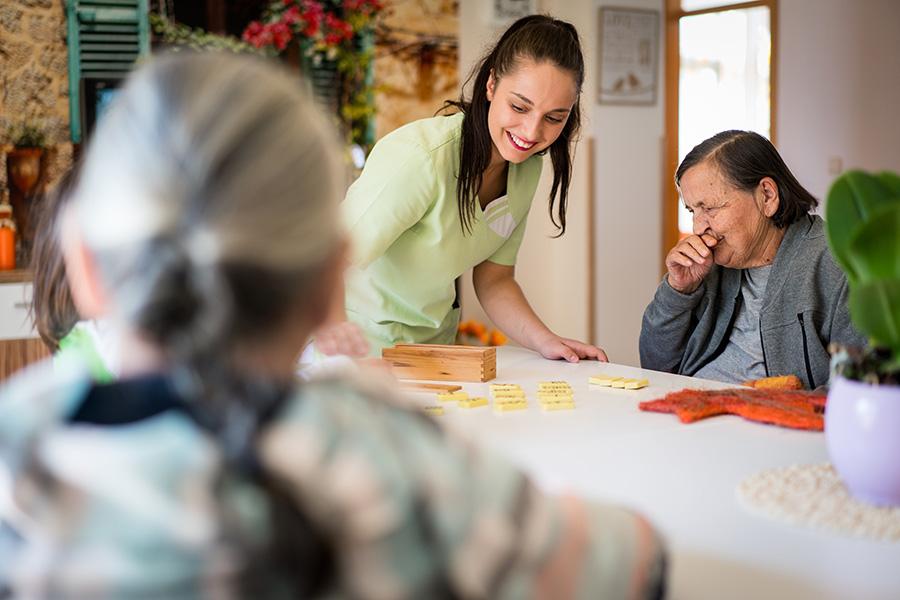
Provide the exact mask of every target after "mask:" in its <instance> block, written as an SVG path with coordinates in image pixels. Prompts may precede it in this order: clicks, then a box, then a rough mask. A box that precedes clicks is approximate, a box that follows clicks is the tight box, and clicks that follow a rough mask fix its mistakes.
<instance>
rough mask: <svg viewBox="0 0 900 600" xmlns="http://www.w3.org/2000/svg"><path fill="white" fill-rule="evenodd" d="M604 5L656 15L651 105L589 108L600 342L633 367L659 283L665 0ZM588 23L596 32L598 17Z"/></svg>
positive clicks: (611, 1)
mask: <svg viewBox="0 0 900 600" xmlns="http://www.w3.org/2000/svg"><path fill="white" fill-rule="evenodd" d="M607 4H608V5H611V6H619V7H627V8H643V9H653V10H658V11H659V12H660V19H659V20H660V48H659V58H658V61H659V62H658V94H657V100H656V104H655V105H654V106H611V105H604V104H598V105H595V107H594V123H593V127H594V135H595V137H596V140H597V141H596V147H597V152H596V157H595V159H594V169H595V179H596V184H595V188H596V207H597V208H596V215H595V217H596V232H597V237H596V240H595V244H596V265H597V266H596V270H597V292H596V293H597V306H596V314H597V340H598V342H599V343H600V344H601V345H603V346H604V347H605V348H606V350H607V353H608V354H609V357H610V360H611V361H613V362H617V363H624V364H630V365H637V364H639V362H640V359H639V357H638V336H639V334H640V331H641V317H642V316H643V314H644V308H646V306H647V303H648V302H649V301H650V299H651V298H652V297H653V292H654V291H655V290H656V286H657V285H658V284H659V280H660V255H661V253H662V249H661V236H662V208H661V204H660V202H661V200H660V199H661V195H662V185H663V176H662V175H663V174H662V168H663V148H664V146H663V136H664V133H665V122H664V109H665V94H664V87H665V86H664V79H663V77H664V75H663V71H664V66H663V64H664V61H663V50H664V47H665V42H664V40H663V30H664V14H663V2H662V0H609V1H604V2H601V3H599V5H607ZM590 22H591V23H592V25H593V27H594V28H595V30H596V28H597V16H596V15H594V17H593V19H592V20H591V21H590ZM592 52H593V53H594V55H596V48H595V49H594V50H593V51H592ZM593 62H594V64H596V61H593ZM666 181H670V179H668V178H667V179H666Z"/></svg>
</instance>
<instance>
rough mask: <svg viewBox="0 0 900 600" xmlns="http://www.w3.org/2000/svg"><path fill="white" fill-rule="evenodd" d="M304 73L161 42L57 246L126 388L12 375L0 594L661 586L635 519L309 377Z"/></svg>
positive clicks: (332, 232) (317, 265) (311, 215)
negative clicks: (304, 359) (548, 488)
mask: <svg viewBox="0 0 900 600" xmlns="http://www.w3.org/2000/svg"><path fill="white" fill-rule="evenodd" d="M299 88H300V86H299V85H298V83H297V81H296V80H295V78H293V77H292V76H290V75H287V74H285V73H282V72H280V71H279V70H278V69H277V68H275V67H274V66H272V64H270V63H266V62H262V61H261V60H259V59H250V58H246V57H243V58H241V57H235V56H224V55H179V56H167V57H163V58H158V59H155V60H151V61H150V62H149V63H147V64H145V65H144V66H142V67H141V68H140V69H139V70H138V71H137V72H136V73H135V74H134V75H133V76H132V77H131V79H130V80H129V82H128V83H127V85H126V86H125V88H124V90H123V91H122V93H121V94H120V95H119V96H118V97H117V98H116V100H115V101H114V103H113V105H112V106H111V108H110V110H109V112H108V113H107V115H106V117H105V118H104V120H103V121H102V122H101V124H100V126H99V129H98V131H97V132H96V133H95V136H94V139H93V141H92V145H91V148H90V150H89V152H88V155H87V159H86V162H85V164H84V167H83V172H82V175H81V177H80V179H79V181H78V184H77V186H76V189H75V191H74V195H73V197H72V199H71V205H70V206H69V207H68V209H67V210H66V213H65V214H64V215H63V218H62V225H61V228H62V237H61V239H62V248H63V253H64V256H65V259H66V270H67V274H68V276H69V279H70V282H71V291H72V296H73V299H74V300H75V304H76V305H77V308H78V312H79V314H80V315H82V317H83V318H101V317H102V318H104V319H107V320H108V322H109V323H111V324H112V326H114V327H116V328H117V330H118V331H120V332H121V333H120V336H119V339H120V343H119V344H118V353H119V356H118V357H117V358H118V365H119V373H118V375H119V379H118V380H117V381H115V382H108V383H99V382H95V381H92V379H91V377H90V375H89V372H88V370H87V369H86V367H85V366H84V365H83V363H82V362H80V361H78V360H77V356H76V355H70V358H67V359H66V360H61V361H59V364H58V365H57V368H56V369H55V370H54V369H52V368H50V366H49V364H42V365H38V366H36V367H34V368H32V369H30V370H29V371H26V372H25V373H24V374H22V375H21V376H20V377H18V378H16V379H15V380H14V381H12V382H11V383H10V384H9V385H7V386H6V387H5V388H4V389H3V390H2V392H0V467H2V471H0V473H3V474H5V475H6V477H5V480H6V481H5V482H4V481H3V480H0V493H2V494H3V496H4V498H3V502H0V597H19V598H36V597H49V596H52V597H67V598H79V597H80V598H92V599H93V598H113V597H115V598H137V597H140V598H151V597H152V598H167V599H169V598H199V597H215V598H224V597H247V598H298V597H311V596H312V597H316V596H327V597H353V598H443V597H467V598H512V597H529V598H530V597H542V598H587V597H603V598H655V597H659V596H660V595H661V594H662V583H663V578H664V573H665V571H664V560H663V556H664V554H663V551H662V546H661V543H660V541H659V539H658V537H657V536H656V534H655V532H654V531H653V529H652V528H651V526H650V525H649V524H648V523H647V522H646V521H645V520H644V519H643V518H641V517H640V516H638V515H636V514H634V513H632V512H630V511H627V510H623V509H620V508H616V507H612V506H604V505H600V504H592V503H587V502H584V501H582V500H580V499H577V498H575V497H563V498H554V497H549V496H546V495H544V494H543V493H541V492H539V491H538V490H537V489H536V488H535V487H534V486H533V485H532V484H531V483H530V482H529V480H528V478H527V477H526V476H524V475H523V474H522V473H520V472H519V471H517V470H516V469H514V468H512V467H511V466H509V465H508V464H506V463H505V462H503V461H501V460H498V459H497V458H495V457H493V456H491V455H489V454H486V453H483V452H482V451H480V450H479V449H477V448H474V447H472V446H470V445H468V444H467V443H466V442H465V441H463V440H460V439H458V438H456V437H454V436H452V435H449V434H448V433H447V432H445V431H444V430H443V429H442V428H441V427H440V426H439V425H438V424H437V423H436V422H435V421H434V420H433V419H431V418H429V417H428V416H426V415H423V414H421V413H420V412H418V411H417V410H415V409H414V408H412V407H409V406H406V405H405V404H404V403H403V402H402V401H401V400H399V399H398V398H397V397H396V396H395V395H394V393H393V392H392V391H391V389H390V388H389V387H388V386H387V385H386V384H383V383H382V382H380V381H377V380H375V379H373V378H369V380H362V379H359V378H358V375H356V376H355V377H357V378H356V379H353V378H349V379H348V378H344V379H340V378H322V379H318V380H315V381H310V382H306V383H298V382H297V380H296V379H295V376H294V373H295V363H296V357H297V356H296V355H297V352H298V350H299V349H300V348H301V347H302V345H303V343H304V341H305V340H306V338H307V336H308V335H309V334H310V332H311V331H312V330H313V329H315V328H316V327H317V326H318V325H319V324H320V323H321V322H322V320H323V319H324V318H325V316H326V314H327V312H328V309H329V307H330V306H331V304H332V300H333V298H332V294H333V293H335V290H337V289H339V287H340V286H339V282H340V279H341V266H342V265H343V264H344V260H345V258H344V256H345V241H344V238H343V235H342V233H341V231H340V228H339V227H338V216H337V212H338V203H339V200H340V198H341V197H342V195H343V192H344V190H343V189H342V182H343V181H344V177H343V176H342V173H341V169H340V160H339V159H338V158H337V157H338V151H337V149H336V143H335V136H334V135H333V132H332V131H331V130H330V128H329V126H328V125H327V121H326V119H324V118H323V117H322V115H320V114H319V113H318V112H317V110H316V109H315V107H314V106H313V104H312V102H311V101H310V100H309V99H308V98H307V97H306V96H305V95H304V94H303V93H301V91H300V89H299ZM345 377H353V376H345Z"/></svg>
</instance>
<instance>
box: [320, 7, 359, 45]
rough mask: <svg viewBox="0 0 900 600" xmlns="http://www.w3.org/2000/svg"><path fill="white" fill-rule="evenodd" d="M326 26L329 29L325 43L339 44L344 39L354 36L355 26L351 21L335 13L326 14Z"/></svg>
mask: <svg viewBox="0 0 900 600" xmlns="http://www.w3.org/2000/svg"><path fill="white" fill-rule="evenodd" d="M325 27H326V29H327V31H328V33H326V34H325V44H326V45H328V46H337V45H338V44H340V43H341V42H342V41H343V40H349V39H351V38H352V37H353V27H352V26H351V25H350V23H348V22H347V21H343V20H341V19H339V18H338V17H336V16H334V14H333V13H328V14H326V15H325Z"/></svg>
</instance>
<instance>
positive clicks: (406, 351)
mask: <svg viewBox="0 0 900 600" xmlns="http://www.w3.org/2000/svg"><path fill="white" fill-rule="evenodd" d="M381 357H382V358H383V359H384V360H386V361H387V362H388V363H390V365H391V370H392V371H393V373H394V375H395V376H396V377H397V378H398V379H425V380H430V381H472V382H484V381H490V380H491V379H494V378H495V377H496V376H497V349H496V348H494V347H484V346H452V345H447V346H443V345H438V344H397V345H396V346H394V347H393V348H385V349H383V350H382V351H381Z"/></svg>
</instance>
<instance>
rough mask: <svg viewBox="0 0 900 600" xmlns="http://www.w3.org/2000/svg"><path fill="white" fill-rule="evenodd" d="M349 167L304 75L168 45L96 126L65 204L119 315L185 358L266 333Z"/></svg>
mask: <svg viewBox="0 0 900 600" xmlns="http://www.w3.org/2000/svg"><path fill="white" fill-rule="evenodd" d="M345 182H346V178H345V174H344V171H343V168H342V161H341V160H340V153H339V151H338V146H337V142H336V137H335V135H334V133H333V131H332V128H331V126H330V124H329V123H328V122H327V120H326V119H325V117H324V116H323V115H322V114H321V113H320V111H319V110H318V109H317V108H316V107H315V106H314V105H313V102H312V101H311V100H310V98H308V96H307V94H305V93H304V92H303V90H302V82H301V80H300V79H299V78H298V77H296V76H294V75H291V74H288V73H286V72H282V70H281V69H280V68H277V67H275V66H274V65H273V64H271V63H270V62H266V61H264V60H262V59H257V58H250V57H238V56H234V55H220V54H192V55H184V54H179V55H169V56H163V57H161V58H157V59H155V60H152V61H151V62H150V63H149V64H147V65H145V66H143V67H142V68H140V69H139V70H138V71H137V72H136V73H135V74H134V75H133V76H132V77H131V78H130V80H129V81H128V83H127V85H126V86H125V87H124V88H123V90H122V91H121V93H120V94H119V96H118V97H117V98H116V99H115V101H114V103H113V105H112V106H111V108H110V110H109V112H108V113H107V114H106V115H105V117H104V118H103V119H102V121H101V122H100V124H99V127H98V129H97V131H96V133H95V135H94V136H93V138H92V140H91V144H90V148H89V151H88V154H87V157H86V162H85V165H84V171H83V173H82V176H81V178H80V181H79V183H78V186H77V189H76V191H75V197H74V200H73V206H74V209H75V211H76V215H77V223H78V226H79V229H80V231H81V233H82V236H83V239H84V241H85V244H86V246H87V247H88V248H89V249H90V250H91V252H92V254H93V255H94V256H95V258H96V260H97V263H98V265H99V270H100V275H101V278H102V280H103V281H104V282H105V283H106V284H107V286H108V287H109V289H110V292H111V294H112V295H113V296H114V305H115V307H116V308H117V310H118V313H117V314H116V315H113V317H118V318H121V319H123V320H124V321H126V322H127V323H128V324H129V325H130V326H133V327H136V328H137V329H138V330H140V331H142V332H143V333H145V334H146V335H147V336H148V337H149V338H150V339H151V340H152V341H154V342H156V343H158V344H160V345H161V346H162V347H164V348H168V349H170V350H172V351H173V353H174V354H175V355H180V356H181V357H182V358H189V357H190V356H192V355H193V354H196V353H199V352H203V351H204V350H210V349H211V348H212V347H214V346H217V345H220V344H222V342H224V341H226V340H232V339H235V338H240V337H241V336H243V335H252V334H253V333H254V332H255V333H257V334H258V333H260V332H261V331H265V330H266V328H267V327H269V328H270V327H272V326H273V325H274V324H277V322H278V319H279V318H280V316H282V313H284V311H286V310H287V309H288V308H289V307H292V306H294V307H295V304H296V303H297V302H298V299H300V298H302V297H303V287H304V286H307V285H314V283H315V282H314V280H315V277H316V274H317V272H318V269H319V268H320V267H322V266H323V264H325V262H326V260H327V259H328V258H329V257H330V256H331V255H332V254H333V252H334V250H335V248H336V247H337V246H338V245H339V243H340V241H341V239H342V235H341V233H340V230H339V226H338V217H337V208H338V203H339V201H340V198H342V197H343V193H344V184H345Z"/></svg>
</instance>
